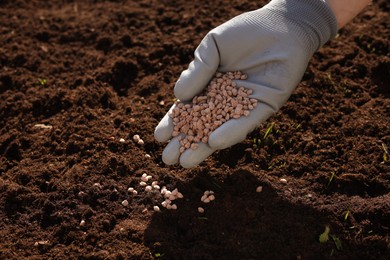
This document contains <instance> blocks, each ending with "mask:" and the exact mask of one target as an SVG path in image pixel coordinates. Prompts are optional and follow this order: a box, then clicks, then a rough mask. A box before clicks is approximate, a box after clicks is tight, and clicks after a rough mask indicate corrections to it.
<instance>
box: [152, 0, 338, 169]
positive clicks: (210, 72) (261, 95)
mask: <svg viewBox="0 0 390 260" xmlns="http://www.w3.org/2000/svg"><path fill="white" fill-rule="evenodd" d="M336 33H337V22H336V18H335V16H334V14H333V12H332V11H331V9H330V8H329V6H328V5H327V3H326V2H325V1H324V0H273V1H271V2H270V3H269V4H267V5H266V6H264V7H263V8H260V9H258V10H255V11H251V12H247V13H243V14H241V15H239V16H237V17H235V18H233V19H231V20H229V21H228V22H226V23H224V24H222V25H220V26H218V27H216V28H215V29H213V30H211V31H210V32H209V33H208V34H207V35H206V37H205V38H204V39H203V40H202V42H201V43H200V45H199V46H198V47H197V49H196V50H195V59H194V60H193V61H192V62H191V63H190V65H189V67H188V69H187V70H185V71H183V72H182V73H181V75H180V78H179V79H178V81H177V82H176V85H175V88H174V94H175V96H176V98H177V99H179V100H180V101H191V99H192V98H193V97H194V96H196V95H199V94H200V93H201V92H202V91H203V89H204V88H205V87H206V86H207V85H208V83H209V81H210V80H211V79H212V78H213V76H214V74H215V73H216V72H217V71H220V72H228V71H241V72H243V73H244V74H246V75H247V76H248V79H247V80H244V81H240V80H236V83H237V85H238V86H243V87H245V88H249V89H252V90H253V94H252V95H251V96H250V97H252V98H256V99H257V100H258V101H259V102H258V105H257V107H256V108H255V109H253V110H252V111H251V112H250V115H249V116H247V117H245V116H243V117H240V118H239V119H231V120H228V121H227V122H225V123H224V124H223V125H221V126H220V127H218V128H217V129H216V130H214V132H213V133H212V134H211V135H210V137H209V141H208V144H204V143H199V147H198V149H196V150H192V149H187V150H186V151H185V152H184V153H182V154H180V152H179V148H180V143H179V141H178V139H177V137H176V138H172V131H173V128H174V126H173V121H172V118H170V117H169V116H168V113H167V114H166V115H165V116H164V118H163V119H162V120H161V121H160V123H159V124H158V126H157V127H156V129H155V133H154V136H155V139H156V140H157V141H159V142H166V141H168V140H170V142H169V143H168V144H167V146H166V147H165V149H164V151H163V154H162V160H163V161H164V163H166V164H168V165H172V164H176V163H178V162H180V164H181V165H182V166H183V167H185V168H190V167H193V166H196V165H198V164H199V163H201V162H202V161H203V160H204V159H206V158H207V157H208V156H209V155H211V154H212V153H213V152H214V151H216V150H218V149H224V148H227V147H230V146H232V145H234V144H236V143H238V142H241V141H243V140H244V139H245V138H246V136H247V134H249V133H250V132H251V131H253V130H254V129H255V128H256V127H257V126H259V125H260V123H261V122H263V121H265V120H266V119H267V118H269V117H270V116H271V115H272V114H274V113H275V112H276V111H278V110H279V109H280V108H281V106H282V105H283V104H284V103H285V102H286V101H287V99H288V98H289V96H290V95H291V93H292V92H293V90H294V88H295V87H296V86H297V85H298V83H299V82H300V80H301V78H302V76H303V74H304V72H305V70H306V67H307V65H308V62H309V60H310V58H311V57H312V55H313V53H314V52H315V51H316V50H317V49H318V48H320V47H321V46H322V45H323V44H325V43H326V42H327V41H328V40H329V39H331V38H332V37H334V36H335V34H336ZM174 106H175V105H173V106H172V107H171V109H173V107H174ZM171 138H172V139H171Z"/></svg>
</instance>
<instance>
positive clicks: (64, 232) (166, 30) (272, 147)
mask: <svg viewBox="0 0 390 260" xmlns="http://www.w3.org/2000/svg"><path fill="white" fill-rule="evenodd" d="M265 2H266V1H258V0H256V1H251V0H246V1H241V0H233V1H230V2H229V4H226V1H222V0H209V1H204V0H201V1H184V0H178V1H168V0H164V1H157V0H137V1H120V0H118V1H102V0H95V1H92V0H90V1H87V0H80V1H72V0H61V1H60V0H58V1H43V0H42V1H39V0H31V1H22V0H12V1H11V0H1V1H0V219H1V221H0V237H1V241H0V259H25V258H28V259H61V258H66V259H76V258H77V259H390V162H389V161H390V155H389V153H388V151H389V147H390V120H389V118H390V117H389V115H390V100H389V90H390V85H389V79H390V57H389V39H390V26H389V25H390V19H388V18H389V16H388V14H389V7H390V3H389V1H386V0H378V1H374V3H373V4H372V5H370V6H369V7H367V8H366V9H365V10H364V11H363V12H362V13H361V14H360V15H359V16H358V17H357V18H355V19H354V20H353V21H352V22H351V23H350V24H349V25H347V26H346V27H345V28H343V29H341V30H340V31H339V34H338V35H337V37H336V38H335V39H333V40H332V41H330V42H329V43H327V44H326V45H325V46H324V47H323V48H321V49H320V50H319V51H318V52H317V53H316V54H315V55H314V56H313V58H312V60H311V61H310V64H309V66H308V68H307V71H306V73H305V75H304V77H303V79H302V81H301V83H300V84H299V86H298V87H297V88H296V90H295V92H294V93H293V95H292V96H291V98H290V99H289V101H288V102H287V103H286V104H285V106H284V107H283V108H282V109H281V110H280V111H279V112H278V113H277V114H276V115H275V116H273V117H272V118H270V119H269V120H268V121H266V122H264V123H263V124H262V126H261V127H260V128H258V129H256V130H255V131H254V132H253V133H251V134H250V136H249V137H248V138H247V139H246V140H245V141H244V142H242V143H239V144H237V145H235V146H233V147H231V148H229V149H226V150H222V151H219V152H217V153H215V154H213V155H212V156H211V157H210V158H208V159H207V160H206V161H205V162H203V163H202V164H201V165H200V166H198V167H196V168H193V169H183V168H181V167H179V166H166V165H164V163H163V162H162V160H161V153H162V150H163V148H164V145H165V144H162V143H158V142H156V141H155V140H154V138H153V131H154V128H155V126H156V125H157V124H158V122H159V120H160V119H161V118H162V117H163V115H164V114H165V113H166V111H167V110H168V108H169V107H170V106H171V105H172V104H173V102H174V96H173V91H172V88H173V85H174V83H175V81H176V80H177V78H178V76H179V75H180V72H181V71H182V70H183V69H185V68H186V67H187V65H188V63H189V62H190V61H191V60H192V58H193V51H194V49H195V48H196V46H197V45H198V44H199V42H200V40H201V39H202V38H203V36H204V35H205V34H206V33H207V32H208V31H209V30H211V29H212V28H214V27H216V26H218V25H219V24H221V23H223V22H224V21H226V20H228V19H229V18H232V17H234V16H236V15H238V14H240V13H242V12H245V11H249V10H253V9H257V8H260V7H261V6H263V5H264V4H265ZM267 130H269V131H267ZM266 132H268V134H267V136H266V137H265V138H264V135H265V133H266ZM135 134H139V135H140V136H141V138H142V139H143V140H144V142H145V144H144V145H138V144H136V143H135V142H134V141H133V140H132V137H133V135H135ZM121 138H123V140H121ZM386 149H387V150H386ZM143 173H147V174H149V175H152V176H153V180H156V181H158V183H159V185H160V186H161V187H162V186H166V187H167V188H168V189H171V190H172V189H174V188H178V189H179V191H180V192H182V193H183V195H184V198H183V199H178V200H176V201H175V203H176V204H177V207H178V209H177V210H167V209H165V208H163V207H161V206H160V208H161V212H155V211H154V210H153V206H155V205H160V204H161V202H162V201H163V198H162V196H161V194H160V193H159V192H158V191H153V192H145V191H144V189H143V187H141V186H140V185H139V182H140V176H141V175H142V174H143ZM281 179H285V180H286V181H287V183H285V182H283V181H281ZM258 186H262V187H263V189H262V192H256V187H258ZM129 187H134V188H135V189H136V190H137V191H138V194H136V195H134V194H132V193H131V192H129V191H128V190H127V189H128V188H129ZM205 190H213V191H214V192H215V197H216V199H215V200H214V201H212V202H211V203H209V204H203V203H202V202H201V201H200V197H201V196H202V194H203V192H204V191H205ZM124 200H127V201H128V203H129V205H128V206H123V205H122V201H124ZM199 206H203V207H204V208H205V212H204V213H203V214H200V213H198V210H197V208H198V207H199ZM82 220H84V221H83V224H81V222H82ZM325 227H329V240H328V241H327V242H325V241H324V243H320V242H319V236H320V235H321V234H322V233H323V232H324V230H325Z"/></svg>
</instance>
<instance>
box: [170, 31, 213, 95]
mask: <svg viewBox="0 0 390 260" xmlns="http://www.w3.org/2000/svg"><path fill="white" fill-rule="evenodd" d="M219 61H220V58H219V51H218V48H217V45H216V42H215V39H214V36H213V34H212V33H208V34H207V35H206V36H205V38H203V40H202V42H201V43H200V44H199V46H198V47H197V48H196V50H195V58H194V60H193V61H192V62H191V63H190V65H189V66H188V69H187V70H185V71H183V72H182V73H181V75H180V77H179V79H178V80H177V82H176V84H175V88H174V94H175V96H176V98H178V99H179V100H181V101H189V100H191V99H192V98H193V97H194V96H196V95H198V94H199V93H201V92H202V90H203V89H204V88H205V87H206V86H207V84H208V83H209V81H210V80H211V78H212V77H213V76H214V74H215V72H216V71H217V69H218V66H219Z"/></svg>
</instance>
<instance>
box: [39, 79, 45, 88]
mask: <svg viewBox="0 0 390 260" xmlns="http://www.w3.org/2000/svg"><path fill="white" fill-rule="evenodd" d="M38 84H39V85H41V86H42V87H45V86H46V85H47V80H46V79H40V78H39V79H38Z"/></svg>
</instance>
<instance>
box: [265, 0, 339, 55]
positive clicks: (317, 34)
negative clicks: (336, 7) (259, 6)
mask: <svg viewBox="0 0 390 260" xmlns="http://www.w3.org/2000/svg"><path fill="white" fill-rule="evenodd" d="M264 8H265V9H267V10H269V11H270V13H271V14H272V15H273V16H275V17H279V19H281V20H282V21H283V22H284V23H285V24H287V25H288V26H289V27H288V29H289V30H290V29H291V30H293V31H294V32H295V33H296V34H297V36H298V37H299V38H301V39H302V40H303V41H304V43H305V45H306V47H307V48H308V50H309V51H311V53H314V52H315V51H316V50H318V49H319V48H320V47H321V46H322V45H324V44H325V43H326V42H327V41H329V40H330V39H332V38H333V37H334V36H335V35H336V34H337V30H338V27H337V19H336V17H335V15H334V13H333V11H332V9H331V8H330V6H329V5H328V4H327V3H326V1H325V0H272V1H271V2H270V3H269V4H267V5H266V6H264Z"/></svg>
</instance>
